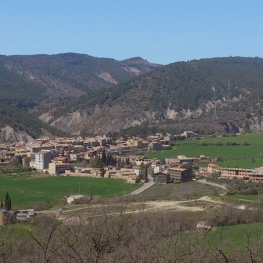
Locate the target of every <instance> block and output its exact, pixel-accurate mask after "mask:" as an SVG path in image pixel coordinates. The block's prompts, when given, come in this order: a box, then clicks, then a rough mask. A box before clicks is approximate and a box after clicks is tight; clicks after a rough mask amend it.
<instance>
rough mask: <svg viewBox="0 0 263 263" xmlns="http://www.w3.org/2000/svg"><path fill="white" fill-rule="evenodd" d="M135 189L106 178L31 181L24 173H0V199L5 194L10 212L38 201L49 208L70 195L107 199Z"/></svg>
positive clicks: (59, 177) (61, 177)
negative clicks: (9, 201) (9, 202)
mask: <svg viewBox="0 0 263 263" xmlns="http://www.w3.org/2000/svg"><path fill="white" fill-rule="evenodd" d="M139 186H140V185H132V184H126V183H125V181H124V180H117V179H107V178H86V177H69V176H52V177H51V176H49V177H42V178H32V176H29V175H26V174H20V175H12V174H0V199H2V200H3V201H4V199H5V195H6V192H8V193H9V195H10V196H11V200H12V208H13V209H15V208H30V207H31V206H32V205H34V204H35V203H38V202H46V203H48V205H49V207H52V206H53V205H54V204H56V203H57V202H58V201H59V200H65V198H64V197H65V196H69V195H73V194H83V195H91V194H93V195H94V196H101V197H108V196H115V195H123V194H126V193H129V192H131V191H133V190H135V189H137V188H138V187H139Z"/></svg>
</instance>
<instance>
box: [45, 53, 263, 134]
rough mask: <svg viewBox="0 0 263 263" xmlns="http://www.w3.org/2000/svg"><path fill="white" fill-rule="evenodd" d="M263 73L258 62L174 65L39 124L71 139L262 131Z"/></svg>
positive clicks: (98, 93)
mask: <svg viewBox="0 0 263 263" xmlns="http://www.w3.org/2000/svg"><path fill="white" fill-rule="evenodd" d="M262 73H263V59H261V58H242V57H229V58H214V59H202V60H198V61H197V60H194V61H190V62H178V63H173V64H170V65H167V66H163V67H160V68H157V69H155V70H154V71H151V72H149V73H147V74H143V75H141V76H138V77H137V78H135V79H133V80H131V81H128V82H125V83H121V84H118V85H117V86H114V87H113V86H112V87H109V88H106V89H105V88H104V89H99V90H94V91H92V92H90V93H89V95H87V96H82V97H80V98H78V99H77V100H72V101H69V102H64V103H63V104H62V105H60V106H59V107H57V108H56V109H54V110H52V111H48V112H45V114H42V115H41V116H40V119H42V120H43V121H48V122H49V123H50V124H52V125H54V126H56V127H58V128H60V129H63V130H67V131H69V132H73V133H79V132H80V131H82V132H84V131H86V132H92V133H105V132H110V131H119V130H120V129H124V128H127V127H131V126H135V125H137V124H141V123H145V122H147V123H152V125H153V126H154V125H155V126H156V123H158V125H159V126H162V125H164V126H165V127H173V128H176V127H179V126H180V125H181V124H180V123H183V127H184V128H185V127H199V128H198V129H199V130H200V131H201V130H202V129H201V126H204V125H203V123H208V124H209V125H210V126H212V128H213V127H214V128H215V127H218V128H219V127H223V128H224V129H226V130H227V129H228V130H229V129H231V127H232V128H233V127H236V128H233V130H237V131H238V130H240V128H246V129H249V128H251V129H254V130H262V124H261V114H262V112H261V107H262V103H263V101H262V98H263V74H262ZM229 80H230V85H229V84H228V83H229ZM215 102H216V105H217V111H216V112H214V105H215ZM213 115H214V118H213ZM212 119H214V121H212ZM185 120H187V121H185ZM178 122H179V123H178ZM211 122H213V124H212V125H211ZM229 122H231V123H229ZM186 123H194V124H193V125H192V126H189V125H188V126H187V125H186ZM204 130H205V128H204V127H203V132H204Z"/></svg>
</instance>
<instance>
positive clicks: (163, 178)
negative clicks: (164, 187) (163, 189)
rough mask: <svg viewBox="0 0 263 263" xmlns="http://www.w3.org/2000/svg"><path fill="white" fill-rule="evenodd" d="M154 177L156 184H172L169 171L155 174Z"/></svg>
mask: <svg viewBox="0 0 263 263" xmlns="http://www.w3.org/2000/svg"><path fill="white" fill-rule="evenodd" d="M152 177H153V182H155V183H161V184H168V183H169V182H170V173H168V172H167V171H163V172H158V173H154V174H153V175H152Z"/></svg>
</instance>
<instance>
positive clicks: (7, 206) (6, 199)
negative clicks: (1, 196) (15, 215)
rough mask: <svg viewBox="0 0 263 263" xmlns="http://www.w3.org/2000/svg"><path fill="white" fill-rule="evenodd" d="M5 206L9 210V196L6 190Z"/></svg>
mask: <svg viewBox="0 0 263 263" xmlns="http://www.w3.org/2000/svg"><path fill="white" fill-rule="evenodd" d="M5 207H6V208H7V210H11V197H10V196H9V194H8V192H6V195H5Z"/></svg>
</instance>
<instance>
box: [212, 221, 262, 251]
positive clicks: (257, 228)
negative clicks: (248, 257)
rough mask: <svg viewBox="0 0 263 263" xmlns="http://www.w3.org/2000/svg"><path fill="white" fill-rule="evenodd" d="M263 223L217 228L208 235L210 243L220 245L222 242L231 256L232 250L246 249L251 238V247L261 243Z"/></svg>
mask: <svg viewBox="0 0 263 263" xmlns="http://www.w3.org/2000/svg"><path fill="white" fill-rule="evenodd" d="M262 231H263V222H258V223H251V224H245V225H244V224H241V225H233V226H224V227H217V228H216V229H215V230H214V231H211V232H210V233H209V234H208V242H209V243H219V242H220V239H221V240H222V247H223V249H224V250H225V251H226V254H231V250H234V249H236V248H237V247H241V248H244V247H245V246H246V245H248V244H246V243H247V242H248V239H247V237H248V236H249V238H250V240H249V241H250V242H251V243H250V245H251V244H253V243H255V242H261V241H262V238H263V234H262V233H263V232H262Z"/></svg>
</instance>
